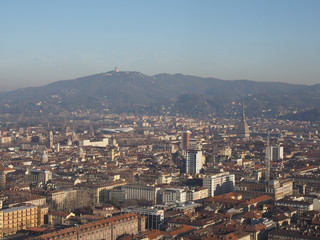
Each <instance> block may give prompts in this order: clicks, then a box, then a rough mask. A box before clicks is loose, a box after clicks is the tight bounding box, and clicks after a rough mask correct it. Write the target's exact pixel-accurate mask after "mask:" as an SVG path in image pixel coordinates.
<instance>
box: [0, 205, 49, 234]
mask: <svg viewBox="0 0 320 240" xmlns="http://www.w3.org/2000/svg"><path fill="white" fill-rule="evenodd" d="M47 213H48V208H39V207H37V206H19V207H11V208H6V209H2V210H1V211H0V236H1V237H4V236H9V235H13V234H15V233H16V232H17V231H19V230H22V229H28V228H31V227H37V226H41V225H43V224H44V216H45V215H46V214H47Z"/></svg>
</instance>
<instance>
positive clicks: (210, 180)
mask: <svg viewBox="0 0 320 240" xmlns="http://www.w3.org/2000/svg"><path fill="white" fill-rule="evenodd" d="M234 186H235V176H234V174H230V173H229V172H223V173H217V174H214V175H207V176H205V177H204V178H203V187H205V188H207V189H208V190H209V197H213V196H217V195H221V194H224V193H228V192H233V191H234Z"/></svg>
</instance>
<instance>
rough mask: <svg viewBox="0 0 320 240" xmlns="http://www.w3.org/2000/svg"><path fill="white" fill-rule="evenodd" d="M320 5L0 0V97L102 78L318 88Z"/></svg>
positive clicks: (264, 0) (267, 0) (309, 0)
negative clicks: (176, 76)
mask: <svg viewBox="0 0 320 240" xmlns="http://www.w3.org/2000/svg"><path fill="white" fill-rule="evenodd" d="M319 10H320V1H319V0H258V1H257V0H241V1H239V0H219V1H218V0H193V1H190V0H113V1H112V0H51V1H49V0H28V1H26V0H0V91H9V90H13V89H16V88H22V87H29V86H41V85H45V84H48V83H50V82H54V81H57V80H66V79H74V78H78V77H81V76H86V75H92V74H96V73H103V72H107V71H111V70H113V69H114V68H115V67H116V66H117V67H118V68H119V69H120V70H123V71H139V72H142V73H144V74H146V75H155V74H159V73H182V74H188V75H195V76H202V77H215V78H220V79H225V80H234V79H248V80H254V81H273V82H274V81H276V82H288V83H295V84H298V83H299V84H316V83H320V14H319Z"/></svg>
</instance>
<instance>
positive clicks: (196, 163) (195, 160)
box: [186, 147, 202, 173]
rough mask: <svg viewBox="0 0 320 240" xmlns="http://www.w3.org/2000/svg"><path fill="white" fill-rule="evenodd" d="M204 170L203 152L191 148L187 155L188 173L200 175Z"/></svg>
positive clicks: (196, 148) (197, 148)
mask: <svg viewBox="0 0 320 240" xmlns="http://www.w3.org/2000/svg"><path fill="white" fill-rule="evenodd" d="M201 169H202V151H201V149H200V148H199V147H195V148H189V149H188V150H187V154H186V173H200V170H201Z"/></svg>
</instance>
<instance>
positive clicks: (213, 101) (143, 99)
mask: <svg viewBox="0 0 320 240" xmlns="http://www.w3.org/2000/svg"><path fill="white" fill-rule="evenodd" d="M319 93H320V84H314V85H311V86H310V85H304V84H290V83H282V82H256V81H252V80H245V79H242V80H221V79H218V78H203V77H197V76H192V75H183V74H181V73H176V74H168V73H160V74H156V75H152V76H148V75H145V74H143V73H140V72H136V71H125V72H124V71H120V72H115V71H109V72H105V73H98V74H92V75H88V76H83V77H80V78H76V79H69V80H60V81H56V82H52V83H49V84H47V85H44V86H40V87H29V88H21V89H17V90H13V91H10V92H4V93H0V113H2V114H4V113H23V114H34V113H37V112H41V113H42V114H49V113H61V112H70V111H85V110H90V111H95V112H115V113H146V114H168V115H177V114H182V115H186V116H192V117H203V116H206V115H207V116H212V115H216V116H229V117H230V116H235V114H238V113H239V111H241V106H240V102H242V99H245V102H246V105H247V111H248V115H249V116H260V117H284V116H286V115H287V114H292V113H293V112H295V111H296V112H303V111H306V110H310V109H313V108H315V109H316V108H318V106H319V105H320V94H319ZM186 103H188V104H186ZM288 116H289V115H288ZM295 116H297V115H295ZM313 119H316V117H314V116H313Z"/></svg>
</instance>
